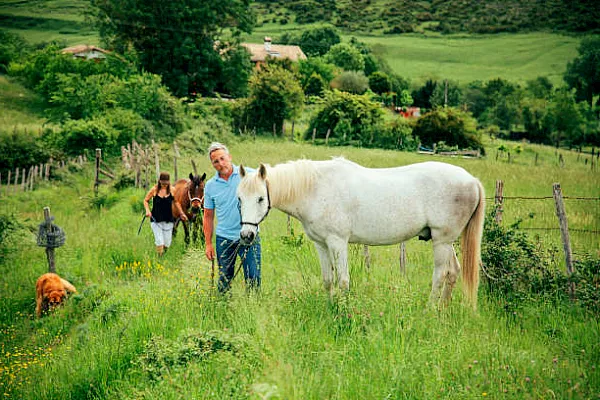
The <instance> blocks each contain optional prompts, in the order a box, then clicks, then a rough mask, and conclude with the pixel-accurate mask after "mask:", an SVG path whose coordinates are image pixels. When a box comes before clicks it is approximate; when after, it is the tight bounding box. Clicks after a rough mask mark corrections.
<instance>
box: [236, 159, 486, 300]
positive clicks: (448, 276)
mask: <svg viewBox="0 0 600 400" xmlns="http://www.w3.org/2000/svg"><path fill="white" fill-rule="evenodd" d="M240 173H241V176H242V180H241V182H240V185H239V187H238V190H237V194H238V197H239V201H240V212H241V216H242V228H241V232H240V238H241V241H242V242H243V243H246V244H248V243H251V242H252V241H253V240H254V238H255V237H256V232H257V229H258V224H259V223H260V222H262V220H263V219H264V218H265V217H266V216H267V214H268V212H269V210H270V208H271V207H275V208H277V209H279V210H281V211H283V212H285V213H287V214H289V215H291V216H293V217H295V218H297V219H298V220H300V222H301V223H302V225H303V227H304V230H305V231H306V234H307V235H308V237H309V238H310V239H312V241H313V242H314V243H315V247H316V248H317V251H318V253H319V258H320V261H321V272H322V274H323V282H324V285H325V289H326V290H327V291H329V293H330V294H332V290H333V285H332V283H333V273H334V271H337V278H338V284H339V286H340V288H342V289H345V290H347V289H348V288H349V285H350V276H349V274H348V243H362V244H367V245H389V244H394V243H400V242H403V241H405V240H408V239H410V238H412V237H415V236H419V238H420V239H424V240H429V239H431V240H432V241H433V253H434V262H435V269H434V272H433V283H432V290H431V301H432V302H434V303H437V302H438V301H439V299H440V295H441V298H442V299H443V300H444V301H446V302H447V301H448V300H449V299H450V297H451V294H452V289H453V287H454V285H455V283H456V280H457V277H458V273H459V271H460V264H459V263H458V259H457V258H456V253H455V252H454V248H453V246H452V243H453V242H454V241H455V240H456V239H457V238H458V236H459V235H460V234H461V233H462V244H461V250H462V254H463V260H462V264H463V269H462V278H463V282H464V283H463V286H464V292H465V295H466V297H467V299H468V300H469V301H470V302H471V304H472V305H473V307H474V308H475V307H476V304H477V288H478V285H479V263H480V251H481V236H482V233H483V221H484V207H485V196H484V191H483V186H482V185H481V183H480V182H479V180H477V179H476V178H474V177H473V176H472V175H470V174H469V173H468V172H467V171H465V170H464V169H462V168H460V167H456V166H453V165H450V164H445V163H440V162H425V163H419V164H413V165H408V166H404V167H399V168H380V169H371V168H365V167H362V166H360V165H358V164H355V163H353V162H351V161H348V160H346V159H343V158H335V159H333V160H329V161H311V160H298V161H290V162H288V163H285V164H279V165H276V166H275V167H270V166H265V165H263V164H261V165H260V168H259V169H258V170H257V171H256V172H253V173H246V171H245V170H244V167H243V166H240ZM444 283H445V286H444ZM442 287H444V290H443V293H441V291H442Z"/></svg>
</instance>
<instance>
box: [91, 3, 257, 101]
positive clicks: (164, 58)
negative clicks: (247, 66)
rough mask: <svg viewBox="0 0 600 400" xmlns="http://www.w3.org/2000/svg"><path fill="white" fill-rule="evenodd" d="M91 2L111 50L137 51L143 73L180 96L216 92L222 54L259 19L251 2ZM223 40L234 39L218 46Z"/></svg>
mask: <svg viewBox="0 0 600 400" xmlns="http://www.w3.org/2000/svg"><path fill="white" fill-rule="evenodd" d="M90 1H91V4H92V6H93V11H92V18H93V20H94V21H95V23H96V25H97V27H98V29H99V32H100V36H101V38H102V39H103V40H104V41H105V42H106V43H107V44H108V46H109V47H110V48H113V49H115V50H116V51H117V52H119V53H125V52H127V51H128V50H129V49H133V50H134V51H135V52H136V53H137V57H138V59H139V62H140V64H141V66H142V68H143V69H144V70H146V71H149V72H153V73H156V74H159V75H161V76H162V77H163V81H164V83H165V84H166V85H167V86H168V87H169V88H170V89H171V90H172V91H173V92H174V93H175V94H176V95H178V96H183V95H188V94H190V93H193V92H199V93H201V94H206V93H211V92H212V91H213V90H215V88H216V87H217V86H218V84H219V82H220V81H221V76H222V74H223V62H224V61H223V60H222V57H221V54H220V53H221V52H222V51H224V50H227V49H228V48H230V47H235V46H236V43H238V42H239V38H240V35H241V33H242V32H246V33H250V32H251V29H252V26H253V24H254V19H255V17H254V14H253V13H252V11H251V10H250V3H251V0H221V1H218V2H215V1H205V0H188V1H185V2H182V1H163V0H128V1H127V2H126V4H124V3H123V1H122V0H90ZM222 37H229V38H230V39H231V40H229V41H228V43H221V44H220V45H216V43H219V42H218V39H221V38H222ZM236 65H242V64H239V63H237V64H236Z"/></svg>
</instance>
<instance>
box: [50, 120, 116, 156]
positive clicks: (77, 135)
mask: <svg viewBox="0 0 600 400" xmlns="http://www.w3.org/2000/svg"><path fill="white" fill-rule="evenodd" d="M118 135H119V133H118V132H117V131H116V130H115V129H114V128H112V127H111V126H109V125H107V124H106V122H105V121H103V120H102V119H92V120H71V121H67V122H66V123H65V124H64V125H63V128H62V132H61V133H60V139H59V140H60V147H61V148H62V149H64V151H65V152H66V153H67V154H69V155H80V154H83V153H87V154H88V155H90V156H91V154H92V152H93V151H94V149H96V148H101V149H104V151H106V152H108V153H110V152H111V150H112V152H113V153H114V151H115V148H116V143H117V141H116V139H117V137H118Z"/></svg>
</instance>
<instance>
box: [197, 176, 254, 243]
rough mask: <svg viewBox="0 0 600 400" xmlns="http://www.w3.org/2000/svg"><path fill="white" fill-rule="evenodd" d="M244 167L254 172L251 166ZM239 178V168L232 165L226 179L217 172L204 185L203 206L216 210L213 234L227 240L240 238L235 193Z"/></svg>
mask: <svg viewBox="0 0 600 400" xmlns="http://www.w3.org/2000/svg"><path fill="white" fill-rule="evenodd" d="M245 169H246V171H247V172H254V169H252V168H245ZM240 180H241V176H240V168H239V167H238V166H237V165H234V166H233V173H232V174H231V176H230V177H229V179H228V180H225V179H223V178H221V177H220V176H219V173H218V172H217V173H216V174H215V176H213V177H212V178H211V179H209V180H208V182H206V185H205V186H204V208H207V209H210V210H216V217H217V228H216V230H215V234H216V235H217V236H221V237H224V238H226V239H229V240H238V239H239V238H240V230H241V223H242V219H241V216H240V210H239V205H238V204H239V202H238V197H237V193H236V192H237V187H238V185H239V184H240Z"/></svg>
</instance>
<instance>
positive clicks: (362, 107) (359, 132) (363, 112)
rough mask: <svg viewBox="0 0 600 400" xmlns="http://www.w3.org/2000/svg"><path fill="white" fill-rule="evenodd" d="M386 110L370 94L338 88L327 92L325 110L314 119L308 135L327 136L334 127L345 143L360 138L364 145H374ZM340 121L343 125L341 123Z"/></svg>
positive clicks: (334, 136)
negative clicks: (314, 133) (314, 131)
mask: <svg viewBox="0 0 600 400" xmlns="http://www.w3.org/2000/svg"><path fill="white" fill-rule="evenodd" d="M382 115H383V110H382V109H381V107H380V106H379V104H378V103H376V102H374V101H372V100H371V99H370V98H369V96H367V95H355V94H350V93H346V92H340V91H338V90H334V91H332V92H327V93H326V94H325V99H324V101H323V106H322V108H321V110H320V111H319V112H318V113H317V114H316V115H315V116H314V118H313V119H312V120H311V121H310V125H309V128H308V130H307V131H306V132H305V138H306V139H309V138H311V137H312V132H313V129H316V130H317V135H316V137H317V138H324V137H325V136H326V133H327V130H328V129H331V133H332V135H331V137H332V138H337V139H339V140H341V142H342V143H347V142H348V141H357V142H358V144H360V145H363V146H369V145H372V144H373V142H374V140H375V132H376V131H377V130H378V128H377V127H378V126H380V125H381V123H382ZM338 125H339V127H338Z"/></svg>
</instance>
